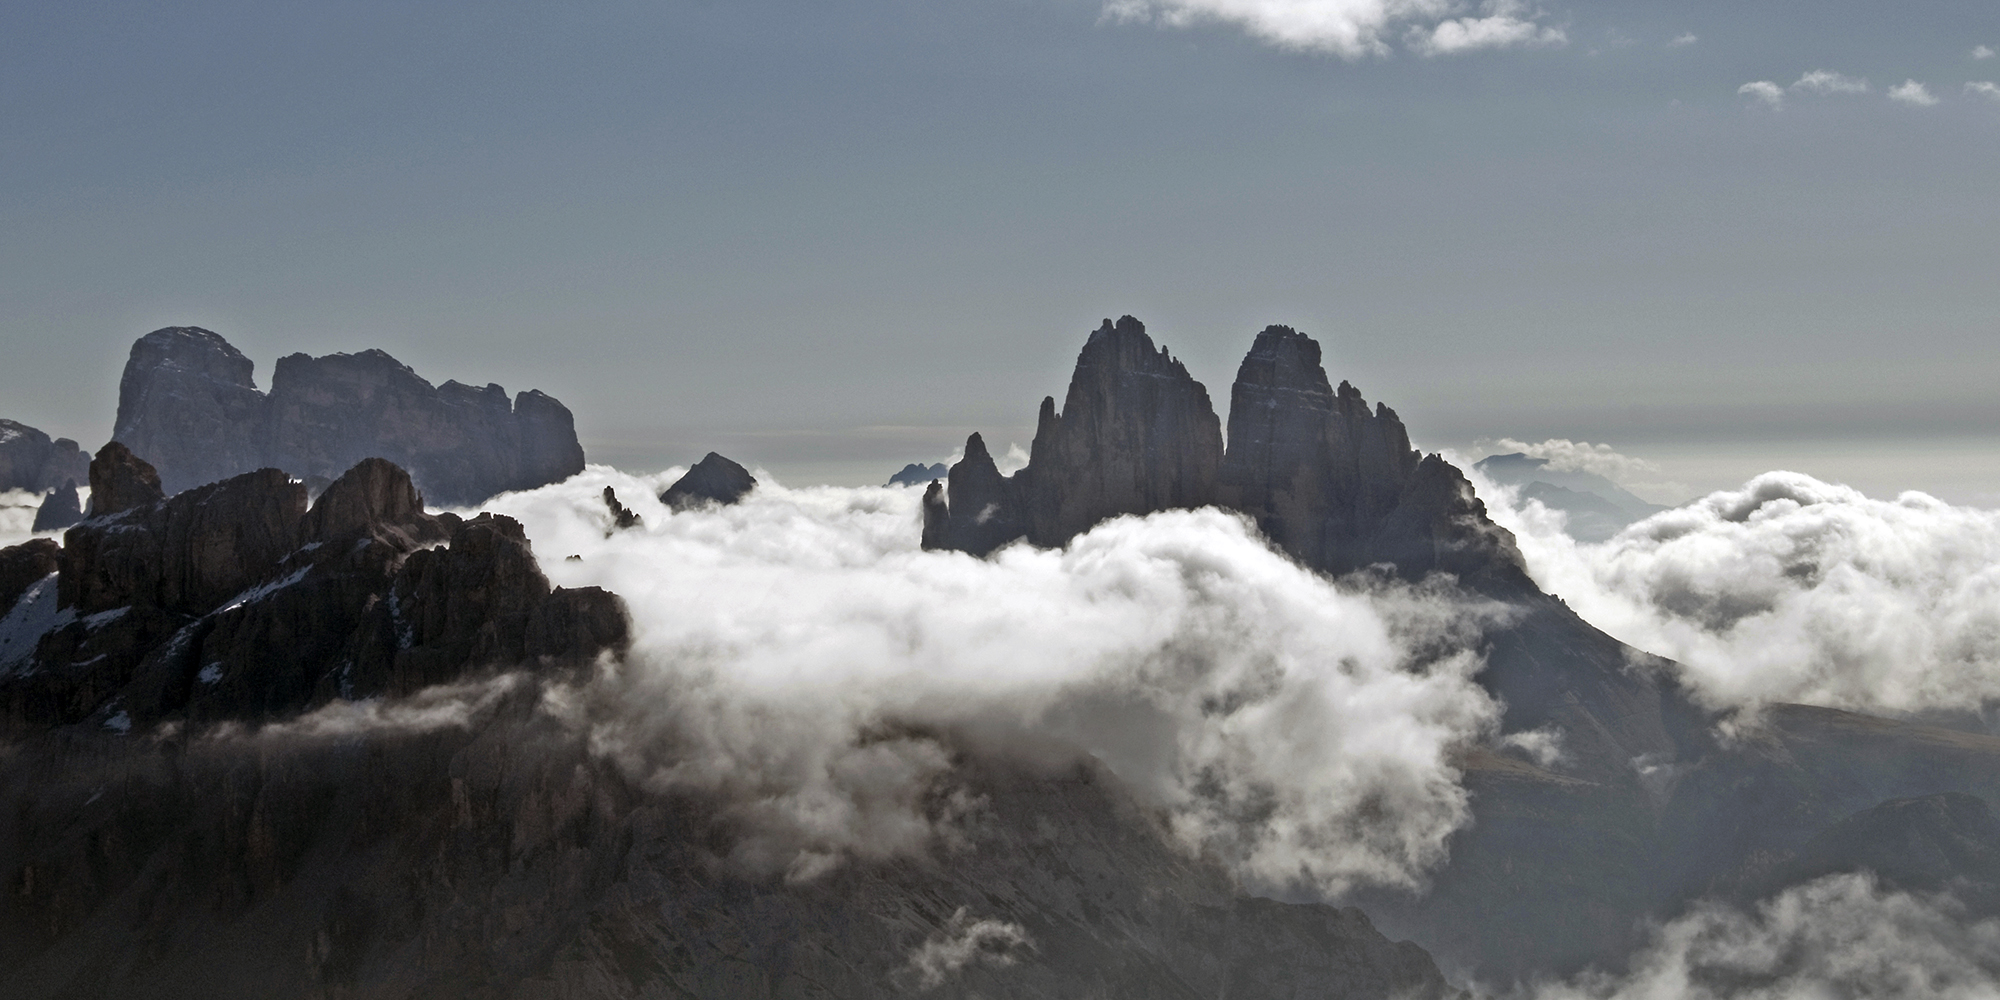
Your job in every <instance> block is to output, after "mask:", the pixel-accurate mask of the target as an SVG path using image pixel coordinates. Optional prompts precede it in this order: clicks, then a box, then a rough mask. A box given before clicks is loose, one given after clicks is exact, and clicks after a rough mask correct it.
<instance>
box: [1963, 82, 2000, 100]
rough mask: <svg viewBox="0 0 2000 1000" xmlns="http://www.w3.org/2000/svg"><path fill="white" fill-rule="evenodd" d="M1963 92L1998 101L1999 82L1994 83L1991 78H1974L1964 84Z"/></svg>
mask: <svg viewBox="0 0 2000 1000" xmlns="http://www.w3.org/2000/svg"><path fill="white" fill-rule="evenodd" d="M1965 92H1966V93H1968V94H1977V95H1978V96H1980V97H1990V98H1992V99H1994V100H1996V101H2000V83H1994V82H1993V81H1991V80H1974V81H1972V82H1971V83H1968V84H1966V85H1965Z"/></svg>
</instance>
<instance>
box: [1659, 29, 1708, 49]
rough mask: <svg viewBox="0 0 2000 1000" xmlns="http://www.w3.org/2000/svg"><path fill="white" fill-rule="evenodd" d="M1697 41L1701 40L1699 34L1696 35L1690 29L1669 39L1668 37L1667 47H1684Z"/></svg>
mask: <svg viewBox="0 0 2000 1000" xmlns="http://www.w3.org/2000/svg"><path fill="white" fill-rule="evenodd" d="M1699 41H1701V36H1699V35H1696V34H1695V33H1694V32H1692V31H1690V32H1688V33H1686V34H1683V35H1677V36H1675V37H1673V38H1671V39H1668V40H1667V48H1670V49H1684V48H1687V47H1688V46H1690V45H1693V44H1694V43H1696V42H1699Z"/></svg>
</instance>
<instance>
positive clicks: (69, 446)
mask: <svg viewBox="0 0 2000 1000" xmlns="http://www.w3.org/2000/svg"><path fill="white" fill-rule="evenodd" d="M89 465H90V456H88V455H85V454H84V453H83V449H82V448H80V447H79V446H78V445H77V443H76V442H75V441H71V440H70V439H69V438H55V439H50V437H49V436H48V435H47V434H44V433H42V432H41V431H40V430H37V429H36V428H33V427H30V426H28V425H27V424H24V423H21V422H20V421H18V420H4V419H0V492H6V491H8V490H26V491H27V492H29V493H46V492H48V491H49V490H53V489H59V488H61V486H62V484H63V483H64V482H74V481H77V480H80V479H83V478H84V476H85V475H86V474H87V473H86V471H85V470H86V469H88V467H89Z"/></svg>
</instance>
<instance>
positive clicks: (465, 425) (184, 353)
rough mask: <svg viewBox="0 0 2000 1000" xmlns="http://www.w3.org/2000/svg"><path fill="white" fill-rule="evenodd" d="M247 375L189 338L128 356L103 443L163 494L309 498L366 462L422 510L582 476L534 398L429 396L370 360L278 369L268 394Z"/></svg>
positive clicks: (300, 361) (568, 428) (570, 444)
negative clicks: (258, 493)
mask: <svg viewBox="0 0 2000 1000" xmlns="http://www.w3.org/2000/svg"><path fill="white" fill-rule="evenodd" d="M253 372H254V365H253V363H252V362H251V361H250V359H249V358H247V357H245V356H244V355H243V354H242V352H240V351H238V350H237V349H236V348H235V347H233V346H231V345H230V344H229V342H228V341H226V340H224V339H223V338H222V337H220V336H218V335H216V334H215V333H212V332H210V331H208V330H203V329H200V328H198V327H167V328H165V329H161V330H155V331H153V332H152V333H149V334H147V335H145V336H144V337H141V338H139V340H138V341H137V342H136V343H134V344H133V345H132V354H131V357H130V359H129V360H128V361H127V362H126V365H125V373H124V376H123V378H122V379H121V380H120V382H119V390H118V415H117V422H116V424H115V426H114V429H113V431H112V437H113V438H114V439H115V440H117V441H119V442H121V443H123V444H124V445H126V446H127V447H129V448H131V449H132V450H133V452H135V453H136V454H138V455H140V456H142V457H144V458H145V459H146V460H147V461H148V462H149V463H151V464H152V465H153V466H154V467H155V468H157V469H158V470H159V471H160V476H161V483H162V486H163V488H164V489H165V490H166V492H168V493H178V492H180V491H182V490H186V489H190V488H192V487H195V486H200V485H202V484H204V483H211V482H216V481H218V480H221V479H225V478H228V477H230V476H234V475H239V474H242V473H245V472H250V471H254V470H256V469H258V468H265V467H271V468H278V469H283V470H285V471H286V472H288V473H290V474H292V475H294V476H297V477H299V478H301V479H303V480H305V481H306V482H307V484H308V485H309V487H311V488H312V489H314V490H317V489H318V488H320V487H322V486H324V484H326V483H328V482H331V481H332V480H333V478H334V477H336V476H338V475H340V474H341V473H342V472H344V471H345V470H347V469H349V468H351V467H353V465H354V464H355V463H357V462H359V461H361V460H362V459H365V458H385V459H388V460H390V461H392V462H395V463H396V464H397V465H399V466H400V467H402V468H405V469H407V470H408V471H409V473H410V476H411V478H412V479H413V481H414V482H415V483H416V484H417V488H418V489H419V490H420V491H421V492H422V493H423V494H424V495H425V496H426V497H428V498H429V500H430V501H431V502H432V503H433V504H439V505H445V506H472V505H476V504H478V503H479V502H481V501H483V500H485V499H487V498H488V497H491V496H493V495H495V494H497V493H501V492H505V491H508V490H521V489H532V488H534V487H536V486H542V485H546V484H548V483H552V482H558V481H561V480H563V479H566V478H568V477H569V476H571V475H574V474H576V473H577V472H580V471H582V469H583V448H582V446H581V445H579V444H578V443H577V439H576V427H575V420H574V418H573V417H572V416H571V414H570V411H569V410H568V408H566V407H564V406H563V405H562V404H561V403H560V402H557V401H556V400H555V399H554V398H552V397H550V396H547V395H545V394H543V393H541V392H540V391H537V390H533V389H530V390H527V391H525V392H521V393H518V394H516V395H515V396H514V397H513V398H512V399H511V400H510V399H509V398H508V396H507V393H506V390H504V389H502V388H501V387H500V386H498V385H488V386H486V387H484V388H476V387H473V386H469V385H463V384H460V383H458V382H455V381H448V382H445V383H444V384H443V385H438V386H433V385H431V383H430V382H428V381H426V380H424V379H423V378H422V377H420V376H418V375H417V373H416V372H414V371H412V370H411V369H410V368H409V367H408V366H407V365H404V364H402V363H401V362H398V361H397V360H396V359H395V358H393V357H390V356H389V355H388V354H386V353H384V352H382V351H379V350H370V351H362V352H360V353H359V354H330V355H327V356H325V357H319V358H314V357H310V356H307V355H305V354H293V355H289V356H287V357H284V358H280V359H279V360H278V363H277V366H276V368H275V369H274V371H273V373H272V376H271V391H270V393H269V394H268V395H267V394H265V393H263V392H260V391H259V390H258V389H257V386H256V382H255V380H254V379H253Z"/></svg>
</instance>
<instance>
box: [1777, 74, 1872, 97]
mask: <svg viewBox="0 0 2000 1000" xmlns="http://www.w3.org/2000/svg"><path fill="white" fill-rule="evenodd" d="M1792 89H1793V90H1797V91H1803V92H1805V93H1808V94H1865V93H1867V92H1868V81H1867V80H1865V79H1863V78H1861V77H1857V76H1843V75H1841V74H1839V73H1835V72H1833V71H1832V70H1824V69H1816V70H1813V71H1812V72H1810V73H1807V74H1806V75H1804V76H1802V77H1799V78H1798V80H1797V81H1795V82H1794V83H1793V84H1792Z"/></svg>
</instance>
